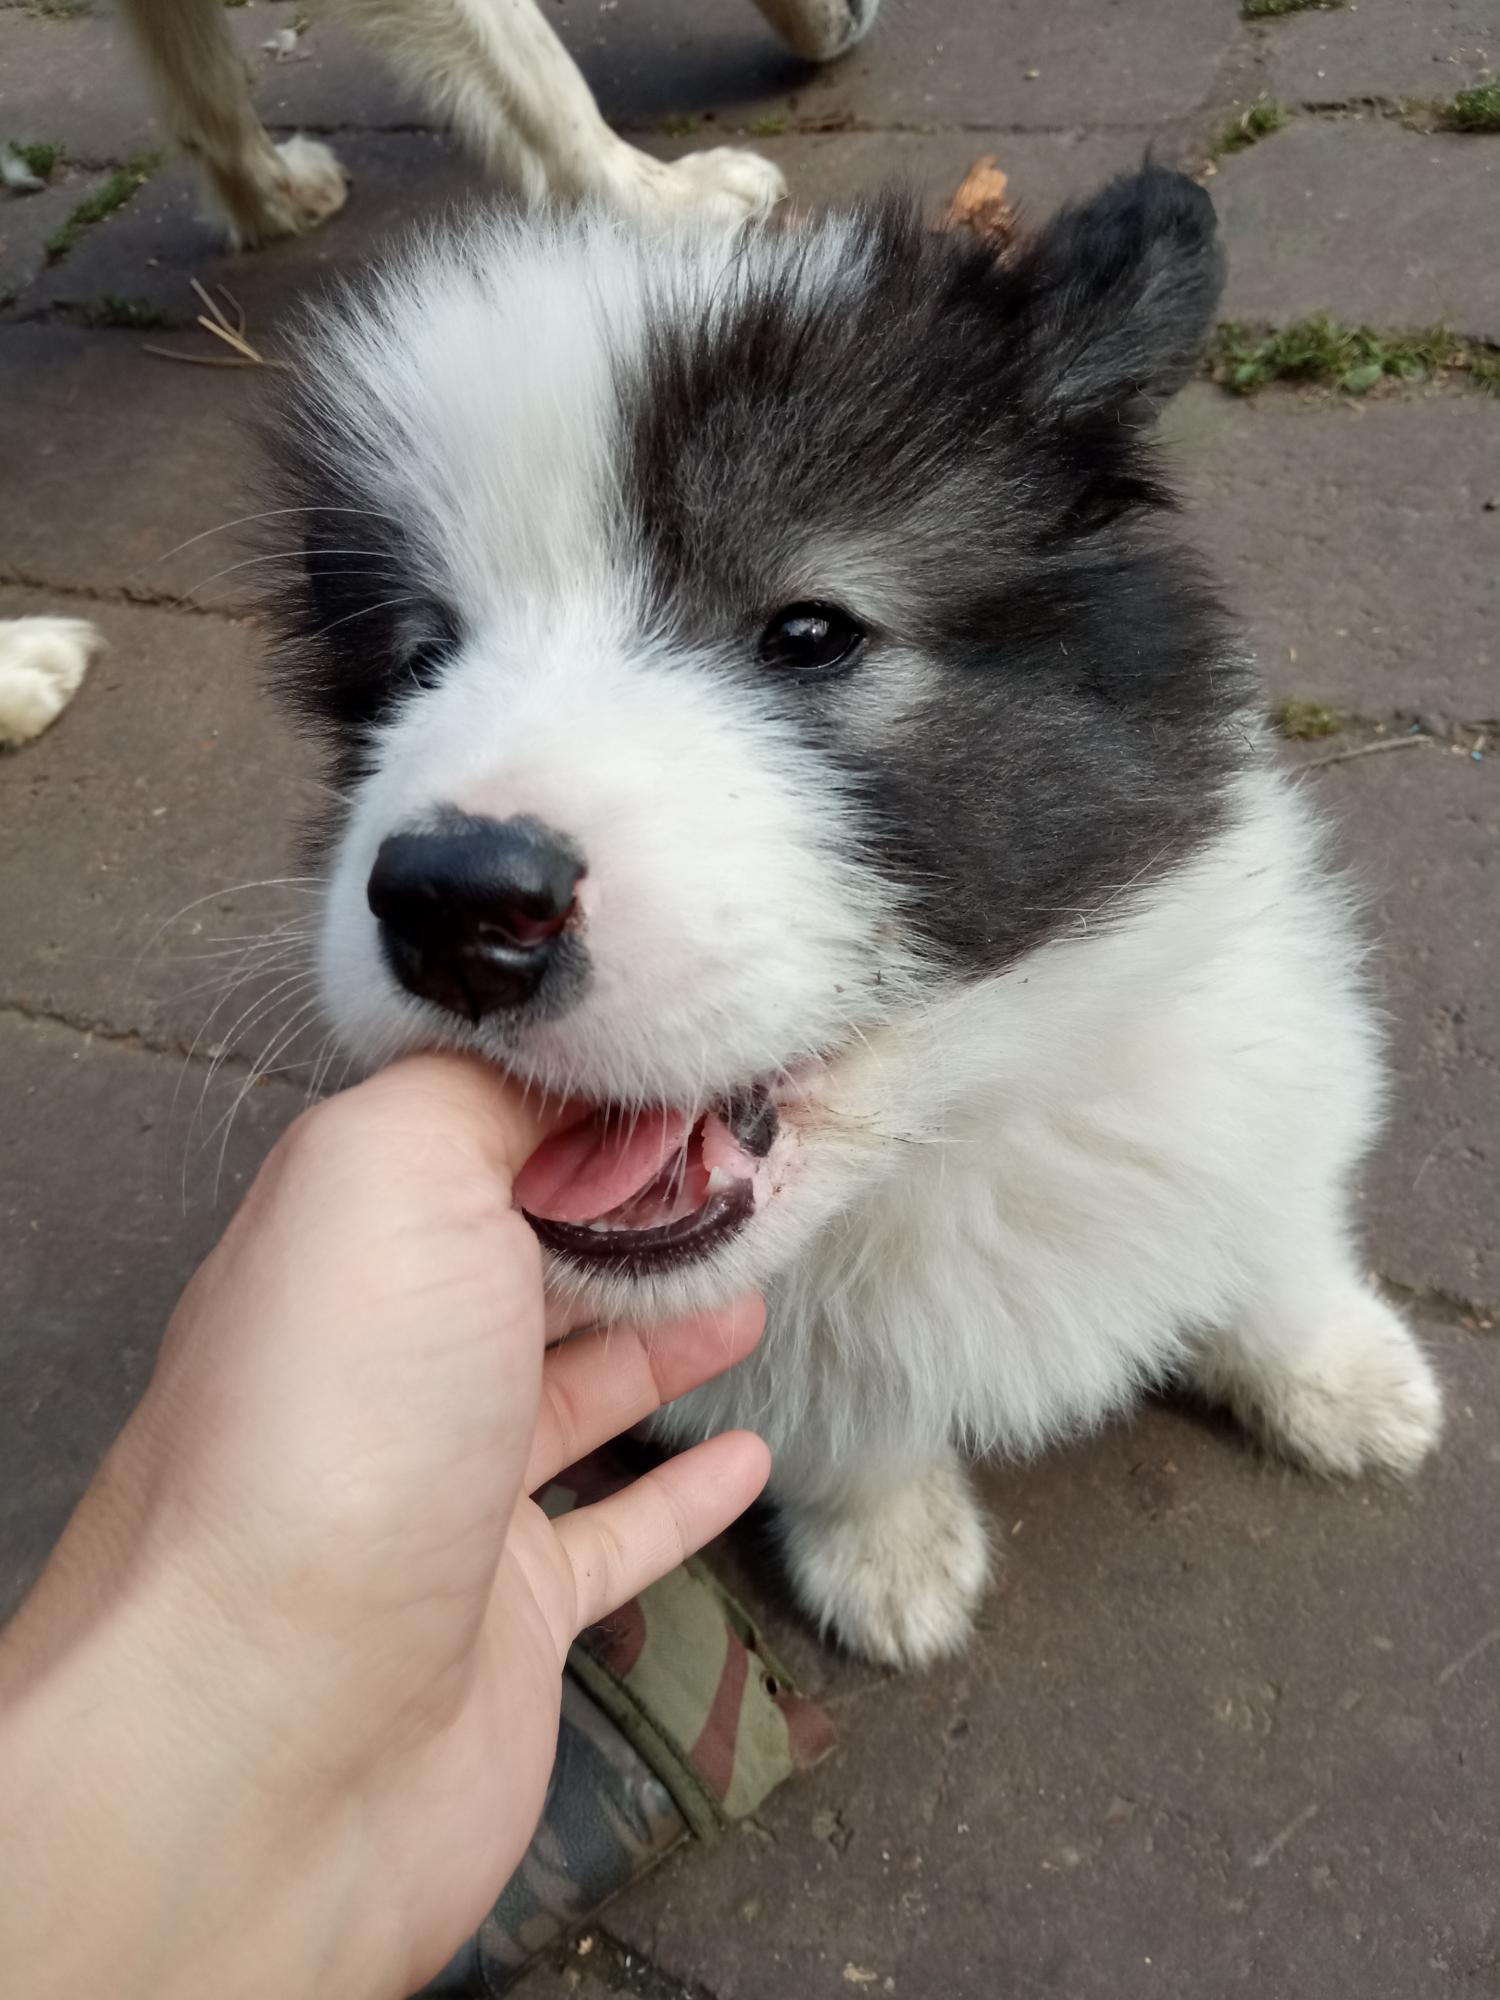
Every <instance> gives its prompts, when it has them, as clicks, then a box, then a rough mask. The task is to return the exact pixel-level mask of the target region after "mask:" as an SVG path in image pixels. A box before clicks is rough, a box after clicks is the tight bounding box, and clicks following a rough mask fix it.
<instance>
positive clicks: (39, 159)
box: [10, 139, 63, 181]
mask: <svg viewBox="0 0 1500 2000" xmlns="http://www.w3.org/2000/svg"><path fill="white" fill-rule="evenodd" d="M10 150H11V151H12V152H13V153H14V154H15V155H16V157H17V159H20V160H24V161H25V162H26V164H27V166H28V167H30V169H31V171H32V172H33V173H34V174H35V175H36V177H37V179H38V180H39V181H47V180H51V178H52V169H53V168H54V167H55V166H56V165H57V163H58V161H59V160H60V159H61V158H62V157H63V149H62V147H61V145H60V144H59V143H58V141H57V140H56V139H33V140H32V142H31V144H30V145H29V146H16V145H12V147H11V149H10Z"/></svg>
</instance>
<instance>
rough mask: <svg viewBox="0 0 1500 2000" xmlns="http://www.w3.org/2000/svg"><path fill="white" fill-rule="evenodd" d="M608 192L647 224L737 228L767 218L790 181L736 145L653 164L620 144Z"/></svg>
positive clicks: (644, 155) (611, 164) (618, 204)
mask: <svg viewBox="0 0 1500 2000" xmlns="http://www.w3.org/2000/svg"><path fill="white" fill-rule="evenodd" d="M605 193H606V195H607V196H608V198H609V199H610V200H611V201H612V202H613V203H615V204H616V205H617V206H619V207H621V208H623V209H625V210H627V211H628V212H629V213H631V214H633V215H637V216H639V217H641V218H642V219H643V220H645V221H648V222H667V221H673V220H676V219H677V218H679V217H691V216H698V217H701V218H703V219H705V220H707V221H710V222H721V223H724V224H725V225H726V226H728V227H734V226H735V225H736V224H739V223H742V222H748V221H752V220H753V219H754V218H755V217H756V216H761V215H766V214H769V212H770V211H771V209H773V208H774V207H775V205H776V203H777V202H778V201H780V200H781V199H782V198H783V196H784V195H785V194H786V181H785V178H784V177H783V175H782V172H781V169H780V168H779V167H773V166H772V165H771V162H770V161H769V160H763V159H762V158H761V157H760V155H759V154H758V153H746V152H741V151H739V150H738V149H737V148H736V147H733V146H715V147H713V148H711V149H710V150H709V151H708V152H706V153H689V154H687V155H686V156H685V157H684V158H683V159H680V160H653V159H651V158H650V156H649V155H648V154H645V153H640V152H637V151H636V149H635V148H634V147H633V146H625V145H622V146H621V149H620V151H619V152H618V153H617V154H616V155H615V156H614V157H613V159H612V160H611V162H610V166H609V169H608V171H607V174H606V185H605Z"/></svg>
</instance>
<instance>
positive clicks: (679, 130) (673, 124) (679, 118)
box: [660, 111, 703, 139]
mask: <svg viewBox="0 0 1500 2000" xmlns="http://www.w3.org/2000/svg"><path fill="white" fill-rule="evenodd" d="M702 123H703V121H702V119H701V118H700V117H699V116H698V114H697V112H696V111H674V112H672V113H671V114H670V116H668V117H666V118H663V120H662V121H661V127H660V129H661V130H662V131H663V132H664V133H665V134H666V136H667V137H668V138H669V139H690V138H691V137H692V136H693V134H694V133H695V132H696V131H697V130H698V127H699V126H700V125H701V124H702Z"/></svg>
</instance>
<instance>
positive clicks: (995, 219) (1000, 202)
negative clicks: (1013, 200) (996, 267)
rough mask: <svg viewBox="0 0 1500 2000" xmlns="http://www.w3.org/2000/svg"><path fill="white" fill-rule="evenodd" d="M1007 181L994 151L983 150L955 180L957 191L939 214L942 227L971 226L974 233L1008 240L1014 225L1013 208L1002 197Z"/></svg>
mask: <svg viewBox="0 0 1500 2000" xmlns="http://www.w3.org/2000/svg"><path fill="white" fill-rule="evenodd" d="M1009 185H1010V182H1009V180H1008V178H1007V176H1006V175H1004V174H1003V173H1001V171H1000V169H999V167H998V166H997V165H996V164H995V155H994V154H993V153H985V154H984V155H983V156H982V157H981V158H980V159H977V160H976V161H975V162H974V164H973V166H972V167H970V169H969V171H968V172H967V173H966V174H965V175H964V177H963V179H962V180H961V181H960V182H959V185H958V192H957V194H955V195H954V197H953V200H952V201H951V202H950V203H949V205H948V213H947V215H946V216H945V217H944V218H943V221H944V225H945V227H947V228H949V229H960V228H966V229H972V230H973V231H974V233H975V235H977V236H993V237H995V238H996V239H997V240H998V241H999V242H1001V243H1004V242H1006V241H1008V240H1009V238H1010V236H1011V234H1012V233H1013V231H1014V229H1015V226H1016V217H1015V211H1014V210H1013V209H1012V207H1011V205H1010V203H1009V202H1008V201H1007V200H1006V198H1005V191H1006V189H1007V187H1008V186H1009Z"/></svg>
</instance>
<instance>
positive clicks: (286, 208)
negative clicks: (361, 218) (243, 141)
mask: <svg viewBox="0 0 1500 2000" xmlns="http://www.w3.org/2000/svg"><path fill="white" fill-rule="evenodd" d="M205 164H206V165H207V166H208V170H209V178H210V180H211V181H212V183H213V187H214V192H215V194H216V196H217V198H218V202H219V206H220V207H221V208H222V209H223V211H224V215H225V217H226V219H227V222H228V225H229V234H230V239H231V241H232V242H233V243H234V245H235V247H236V248H238V249H241V250H253V249H254V248H255V246H256V245H257V244H258V243H269V242H272V241H273V240H274V239H275V238H276V237H278V236H301V235H302V234H304V232H305V231H307V230H309V229H316V228H317V226H318V224H319V223H320V222H326V221H327V220H328V218H329V216H330V215H336V214H337V213H338V211H339V210H340V209H341V208H342V207H343V205H344V203H345V201H346V200H347V199H348V196H349V182H348V178H347V176H346V175H345V173H344V170H343V168H342V167H341V166H340V165H339V162H338V156H337V155H336V154H335V153H334V152H333V151H332V149H331V148H330V147H328V146H325V145H324V144H323V143H322V141H321V140H320V139H304V138H303V137H302V135H301V133H300V132H299V133H298V134H297V136H296V137H295V138H292V139H284V140H282V142H281V144H280V145H279V146H275V147H271V146H268V145H267V144H266V142H265V140H264V139H263V138H262V139H261V140H260V144H259V147H258V149H257V150H256V151H255V153H254V156H253V157H250V158H247V159H244V160H237V161H235V162H233V163H232V164H225V163H224V162H222V161H221V162H217V163H214V162H206V163H205Z"/></svg>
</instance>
